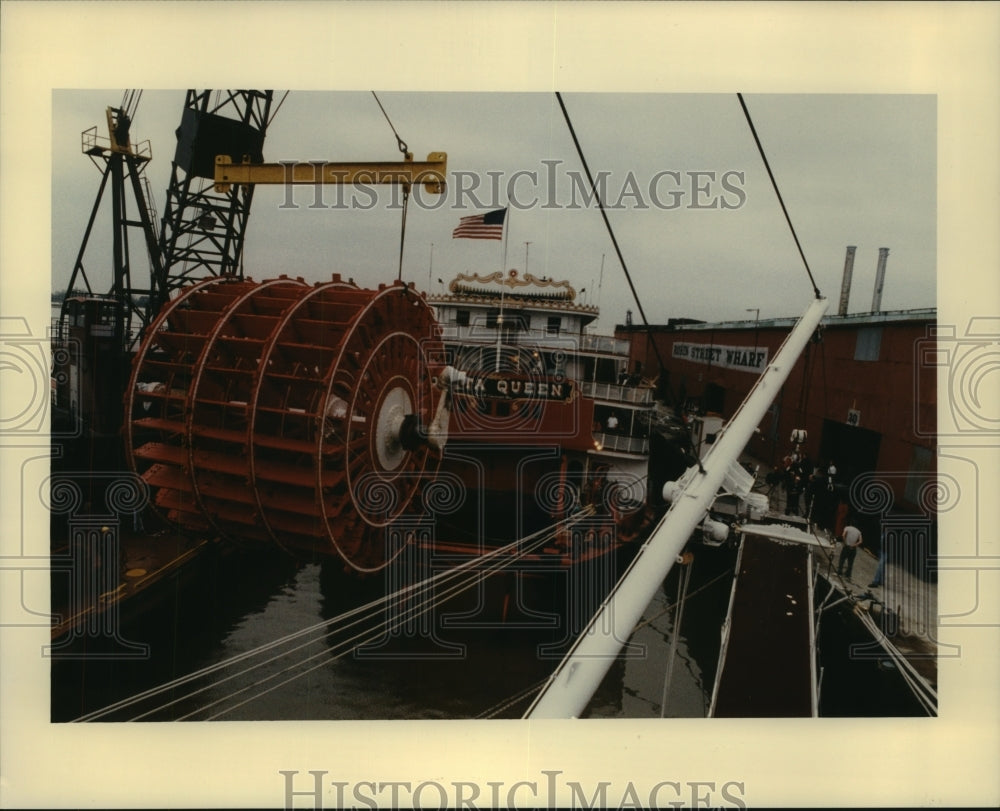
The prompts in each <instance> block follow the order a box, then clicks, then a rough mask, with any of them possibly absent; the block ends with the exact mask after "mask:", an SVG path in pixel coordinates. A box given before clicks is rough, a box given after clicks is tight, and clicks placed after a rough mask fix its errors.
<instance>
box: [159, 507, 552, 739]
mask: <svg viewBox="0 0 1000 811" xmlns="http://www.w3.org/2000/svg"><path fill="white" fill-rule="evenodd" d="M557 531H558V530H557V528H556V527H552V528H549V529H548V530H543V531H542V532H541V534H539V533H536V534H535V540H534V542H533V543H532V544H531V545H530V546H528V547H526V548H525V549H523V550H521V551H520V552H518V554H517V555H516V556H513V557H505V556H504V555H499V557H498V558H497V561H496V562H493V561H491V563H490V566H489V567H488V568H486V569H482V568H479V567H480V566H481V561H482V558H479V559H474V560H473V561H469V562H467V563H466V564H463V565H461V566H459V567H456V568H455V569H454V570H449V572H446V573H443V575H444V579H445V580H447V579H454V580H457V581H458V582H457V583H456V584H455V585H453V586H450V587H449V588H448V589H446V590H445V591H442V592H440V593H438V594H436V595H435V596H434V597H432V598H429V599H425V600H423V602H418V603H416V605H414V606H413V607H410V608H408V609H407V610H406V611H404V612H403V613H402V614H400V615H399V616H396V617H393V618H392V619H391V620H389V621H387V622H385V623H383V624H381V625H377V626H376V627H375V628H373V629H372V630H371V631H369V632H367V633H365V632H362V633H358V634H355V635H354V636H353V637H351V638H349V639H346V640H343V641H341V642H339V643H336V644H333V645H331V646H330V649H329V650H328V649H324V650H322V651H320V652H319V653H316V654H313V655H311V656H307V657H306V658H305V659H303V660H300V661H299V662H297V663H294V664H292V665H289V666H288V667H286V668H284V669H283V670H281V671H279V672H278V673H274V674H271V675H270V676H267V677H265V678H263V679H261V680H259V681H257V682H255V683H254V684H250V685H247V686H245V687H242V688H240V689H237V690H235V691H233V692H232V693H230V694H228V695H226V696H223V697H222V698H220V699H217V700H216V701H213V702H211V703H210V704H208V705H205V706H203V707H199V708H198V709H197V710H195V711H193V712H191V713H188V714H187V715H185V716H182V717H181V718H179V719H178V720H186V719H188V718H190V717H192V716H193V715H196V714H197V713H199V712H202V711H204V710H206V709H208V708H209V707H212V706H214V705H217V704H221V703H222V702H223V701H226V700H228V699H230V698H235V697H236V696H237V695H239V694H241V693H246V692H247V691H249V690H251V689H252V688H254V687H260V686H262V685H263V684H265V683H266V682H269V681H272V680H273V679H275V678H277V677H279V676H281V675H282V674H284V673H287V672H289V671H292V670H294V669H295V668H296V667H299V668H301V667H303V666H305V665H306V664H309V663H310V662H312V661H313V660H315V659H320V660H321V661H319V662H318V663H317V664H312V665H311V666H309V667H308V668H306V669H305V670H300V671H299V672H297V673H292V675H290V676H289V677H288V678H286V679H284V680H283V681H280V682H278V683H276V684H272V685H270V686H268V687H266V688H265V689H262V690H260V691H259V692H257V693H254V694H251V695H250V696H249V697H247V698H245V699H243V700H242V701H239V702H238V703H236V704H234V705H232V706H229V707H225V708H223V709H221V710H220V711H219V712H217V713H215V714H214V715H211V716H209V717H208V719H207V720H214V719H216V718H219V717H221V716H222V715H225V714H227V713H229V712H232V711H233V710H235V709H237V708H239V707H241V706H243V705H245V704H247V703H249V702H250V701H253V700H255V699H257V698H260V697H261V696H263V695H266V694H267V693H270V692H273V691H274V690H276V689H278V688H279V687H282V686H284V685H285V684H289V683H290V682H292V681H295V680H296V679H299V678H301V677H303V676H305V675H308V674H309V673H311V672H313V671H314V670H317V669H319V668H321V667H323V666H324V665H326V664H328V663H329V661H331V660H335V659H339V658H342V657H343V656H345V655H347V654H348V653H349V652H351V651H352V650H355V649H357V648H358V647H361V646H362V645H365V644H370V643H373V642H376V641H378V640H379V639H380V638H384V637H383V635H384V634H385V633H387V632H389V631H392V630H395V629H397V628H399V627H401V625H402V624H403V623H405V622H407V621H410V620H412V619H415V618H416V617H418V616H421V615H423V614H425V613H427V612H428V611H429V610H430V609H431V608H433V607H434V605H436V604H438V603H443V602H446V601H447V600H449V599H451V598H452V597H456V596H458V595H459V594H461V593H463V592H465V591H468V590H469V589H470V588H472V587H473V586H475V585H476V584H477V583H478V582H479V581H480V578H481V577H482V576H483V575H484V574H485V575H486V576H489V575H491V574H494V573H496V572H497V571H500V570H501V569H504V568H506V567H507V566H509V565H511V563H513V562H514V561H515V560H517V559H518V558H519V557H521V556H523V555H526V554H530V553H531V552H534V551H537V550H538V549H540V548H541V547H542V546H544V545H545V544H547V543H548V542H549V541H550V540H551V539H552V538H553V537H554V536H555V534H556V532H557ZM529 537H532V536H529ZM525 540H526V539H525ZM518 543H520V542H514V544H511V545H509V546H516V545H517V544H518ZM497 551H498V552H500V551H502V550H497ZM491 554H492V553H491ZM459 569H465V570H466V571H470V570H471V573H470V576H469V577H466V578H464V580H463V579H461V578H460V577H451V576H452V575H454V574H456V572H457V570H459ZM432 579H433V578H432ZM425 582H426V581H425ZM422 586H423V584H418V585H417V588H421V587H422ZM407 590H409V589H403V590H401V591H407ZM424 590H425V591H426V590H430V589H429V587H426V588H424ZM392 599H394V595H389V596H388V598H387V599H383V600H380V601H376V602H388V601H391V600H392ZM352 624H357V622H355V623H352ZM320 641H323V640H322V639H316V640H313V642H320ZM306 644H312V643H306ZM299 647H305V645H302V646H299ZM331 653H332V654H333V656H332V659H331ZM275 658H280V657H275ZM269 661H272V660H269ZM249 669H253V668H249ZM237 675H239V674H237ZM230 678H232V677H230ZM210 686H211V685H210ZM205 689H207V688H205ZM199 692H200V691H199ZM171 703H174V702H171Z"/></svg>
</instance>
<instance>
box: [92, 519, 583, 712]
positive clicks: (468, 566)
mask: <svg viewBox="0 0 1000 811" xmlns="http://www.w3.org/2000/svg"><path fill="white" fill-rule="evenodd" d="M592 512H593V511H592V509H588V510H582V511H580V512H578V513H576V514H574V515H573V516H570V517H569V518H567V519H565V520H564V521H562V522H560V523H558V524H555V525H553V526H551V527H548V528H546V529H543V530H540V531H538V532H536V533H532V534H531V535H528V536H526V537H525V538H522V539H520V540H517V541H514V542H512V543H510V544H508V545H506V546H505V547H500V548H498V549H495V550H492V551H490V552H488V553H485V554H484V555H481V556H479V557H478V558H475V559H473V560H470V561H467V562H465V563H463V564H460V565H459V566H456V567H453V568H452V569H449V570H446V571H444V572H439V573H438V574H436V575H433V576H432V577H430V578H427V579H425V580H423V581H421V582H419V583H416V584H411V585H409V586H406V587H404V588H402V589H399V590H397V591H396V592H393V593H391V594H388V595H384V596H383V597H381V598H378V599H376V600H373V601H371V602H369V603H367V604H365V605H362V606H358V607H356V608H354V609H351V610H349V611H347V612H344V613H343V614H340V615H338V616H337V617H334V618H332V619H330V620H325V621H323V622H321V623H317V624H315V625H312V626H310V627H308V628H304V629H301V630H299V631H295V632H293V633H291V634H288V635H286V636H284V637H282V638H280V639H278V640H274V641H272V642H269V643H267V644H265V645H262V646H260V647H258V648H255V649H254V650H252V651H247V652H244V653H242V654H239V655H237V656H234V657H231V658H230V659H227V660H226V661H224V662H219V663H216V664H214V665H211V666H209V667H207V668H203V669H201V670H199V671H197V672H195V673H191V674H188V675H186V676H183V677H181V678H179V679H175V680H173V681H171V682H168V683H166V684H163V685H160V686H159V687H155V688H152V689H150V690H147V691H144V692H143V693H139V694H137V695H135V696H131V697H129V698H127V699H123V700H122V701H119V702H116V703H115V704H112V705H109V706H108V707H105V708H102V709H100V710H96V711H94V712H92V713H88V714H86V715H84V716H81V717H80V718H78V719H76V720H77V721H91V720H95V719H97V718H100V717H104V716H106V715H109V714H110V713H112V712H116V711H118V710H121V709H125V708H127V707H129V706H134V705H136V704H138V703H139V702H141V701H145V700H146V699H150V698H154V697H156V696H157V695H160V694H162V693H165V692H168V691H172V690H174V689H175V688H177V687H180V686H183V685H185V684H190V683H191V682H194V681H197V680H198V679H201V678H205V677H207V676H211V675H213V674H215V673H217V672H218V671H220V670H223V669H225V668H227V667H231V666H233V665H235V664H238V663H240V662H243V661H245V660H247V659H252V658H253V657H256V656H260V655H261V654H263V653H267V652H269V651H271V650H274V649H276V648H279V647H280V646H282V645H284V644H287V643H289V642H292V641H295V640H296V639H300V638H302V637H306V636H309V635H310V634H316V633H318V632H323V633H324V636H321V637H318V638H314V639H309V640H308V641H306V642H304V643H302V644H300V645H297V646H296V647H294V648H292V649H290V650H287V651H284V652H282V653H279V654H277V655H275V656H272V657H271V658H269V659H267V660H265V661H263V662H259V663H258V664H253V665H251V666H250V667H247V668H245V669H243V670H241V671H238V672H236V673H234V674H231V675H229V676H226V677H224V678H222V679H219V680H217V681H215V682H212V683H210V684H209V685H207V686H205V687H201V688H198V689H196V690H194V691H192V692H190V693H188V694H186V695H185V696H183V697H182V698H180V699H175V700H173V701H170V702H167V703H166V704H163V705H160V706H158V707H156V708H154V709H153V710H152V711H147V712H145V713H142V714H141V715H140V716H138V717H140V718H141V717H145V716H147V715H149V714H151V712H155V711H157V710H161V709H164V708H166V707H168V706H171V705H172V704H176V703H178V702H179V701H182V700H185V699H188V698H190V697H193V696H194V695H197V694H198V693H201V692H204V691H205V690H206V689H210V688H211V687H213V686H216V685H218V684H221V683H223V682H225V681H229V680H231V679H233V678H236V677H238V676H242V675H245V674H247V673H249V672H251V671H252V670H255V669H257V668H259V667H262V666H264V665H266V664H270V663H271V662H274V661H277V660H278V659H280V658H282V657H285V656H289V655H290V654H291V653H294V652H295V651H296V650H300V649H301V648H305V647H308V646H309V645H311V644H315V643H316V642H320V641H323V640H324V639H327V638H329V636H330V635H332V634H333V633H336V632H339V631H344V630H346V629H347V628H350V627H351V626H352V625H357V624H359V623H360V622H362V621H364V620H365V619H366V618H369V617H371V618H374V617H375V615H376V613H377V612H378V611H380V610H381V609H380V606H383V605H385V604H387V603H389V602H391V601H398V600H400V599H401V598H402V597H404V596H406V595H407V594H408V593H410V592H413V593H416V594H417V596H418V597H419V596H420V594H421V593H423V592H428V591H430V590H431V589H433V588H434V587H436V586H440V585H441V583H447V582H448V581H449V580H458V579H459V578H460V577H461V576H462V575H463V574H465V573H467V572H469V571H470V570H472V577H470V578H468V579H467V581H466V582H467V585H465V586H462V584H461V583H460V584H459V586H458V587H454V586H453V587H452V588H451V590H450V591H449V592H446V593H445V596H443V597H441V596H438V597H437V598H434V599H431V600H425V601H424V605H425V606H426V607H425V608H424V609H423V611H420V612H419V613H425V612H426V611H427V610H429V609H430V607H432V606H433V604H434V603H435V602H436V601H437V602H440V601H442V600H443V599H450V597H452V596H455V594H457V593H460V591H461V590H464V589H466V588H471V586H472V585H474V584H475V582H476V581H478V580H479V579H480V578H481V576H482V574H483V573H484V572H486V573H487V574H493V573H494V572H495V571H499V570H500V569H502V568H505V567H506V566H509V565H511V564H512V563H513V562H515V561H516V560H517V559H518V558H519V557H521V556H523V555H525V554H530V553H531V552H533V551H535V550H536V549H538V548H540V547H541V546H543V545H544V544H546V543H548V542H549V541H550V540H551V539H552V538H553V537H555V535H556V534H557V533H558V532H559V531H560V530H561V529H563V528H565V527H566V526H569V525H572V524H573V523H575V522H576V521H577V520H579V519H580V518H582V517H584V516H586V515H589V514H591V513H592ZM519 546H522V547H523V548H522V549H521V550H520V551H519V553H518V554H517V555H511V556H509V557H507V558H506V559H504V556H505V555H507V554H508V553H510V552H511V551H514V550H517V548H518V547H519ZM493 559H499V560H500V563H499V564H496V565H494V566H493V567H492V568H487V569H483V568H482V562H483V561H484V560H487V561H491V560H493ZM419 608H421V605H420V604H419V603H418V604H417V606H416V607H415V608H411V609H410V613H412V612H413V611H415V610H417V609H419ZM366 612H367V615H368V616H367V617H366V616H364V615H365V613H366ZM357 615H361V616H360V617H358V618H356V619H354V620H352V621H351V622H350V623H348V624H346V625H343V626H342V627H335V628H333V630H332V631H330V628H331V627H332V626H337V625H338V623H343V622H344V621H345V620H346V619H349V618H351V617H355V616H357ZM405 619H407V617H405V616H404V620H405ZM393 621H394V622H395V621H397V618H393ZM384 625H385V627H386V628H388V627H390V625H391V623H384ZM381 630H383V628H381V627H380V626H376V627H375V628H374V629H373V632H380V631H381ZM327 632H329V633H327ZM355 638H357V637H355ZM341 644H343V643H341ZM311 658H314V657H310V659H311ZM306 661H308V659H307V660H306ZM301 675H304V674H301ZM269 678H273V676H272V677H269Z"/></svg>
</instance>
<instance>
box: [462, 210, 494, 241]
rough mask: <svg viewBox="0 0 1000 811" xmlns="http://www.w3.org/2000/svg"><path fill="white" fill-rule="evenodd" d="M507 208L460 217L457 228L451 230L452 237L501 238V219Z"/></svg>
mask: <svg viewBox="0 0 1000 811" xmlns="http://www.w3.org/2000/svg"><path fill="white" fill-rule="evenodd" d="M506 216H507V209H505V208H500V209H497V210H496V211H487V212H486V213H485V214H476V215H474V216H472V217H462V219H460V220H459V221H458V228H456V229H455V230H454V231H452V232H451V238H452V239H503V220H504V217H506Z"/></svg>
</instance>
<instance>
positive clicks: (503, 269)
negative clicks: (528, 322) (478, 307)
mask: <svg viewBox="0 0 1000 811" xmlns="http://www.w3.org/2000/svg"><path fill="white" fill-rule="evenodd" d="M504 211H505V213H504V216H503V261H502V263H501V265H500V315H499V317H498V318H497V357H496V363H495V364H494V367H493V368H494V371H497V372H499V371H500V345H501V344H500V336H501V335H502V334H503V297H504V292H505V288H506V287H507V238H508V237H509V236H510V227H509V226H510V223H509V222H508V219H507V218H508V217H509V216H510V209H509V207H508V206H504Z"/></svg>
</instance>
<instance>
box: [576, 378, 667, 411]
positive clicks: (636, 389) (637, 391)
mask: <svg viewBox="0 0 1000 811" xmlns="http://www.w3.org/2000/svg"><path fill="white" fill-rule="evenodd" d="M580 390H581V391H582V392H583V394H584V396H585V397H592V398H594V399H595V400H609V401H611V402H614V403H630V404H632V405H651V404H652V402H653V389H652V388H651V387H649V386H619V385H617V384H615V383H593V382H584V383H581V384H580Z"/></svg>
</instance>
